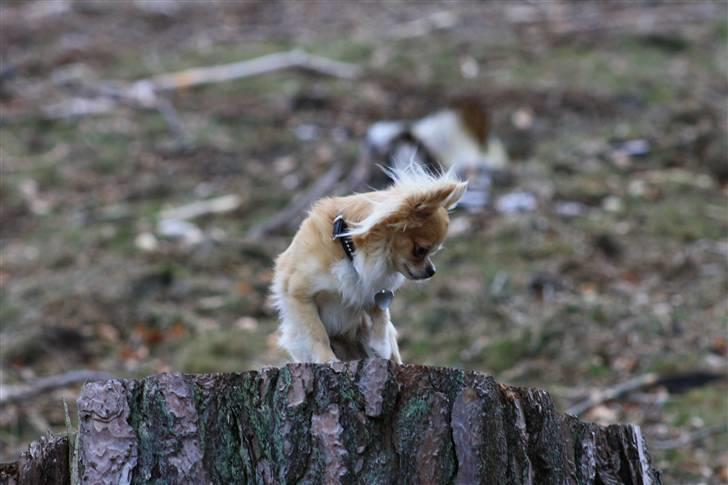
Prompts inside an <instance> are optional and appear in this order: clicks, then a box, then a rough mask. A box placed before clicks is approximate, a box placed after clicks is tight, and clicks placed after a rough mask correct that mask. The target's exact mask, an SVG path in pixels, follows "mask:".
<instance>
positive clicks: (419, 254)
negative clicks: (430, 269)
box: [412, 246, 428, 259]
mask: <svg viewBox="0 0 728 485" xmlns="http://www.w3.org/2000/svg"><path fill="white" fill-rule="evenodd" d="M427 251H428V249H427V248H426V247H424V246H415V248H414V249H413V250H412V254H413V255H414V257H415V258H418V259H422V258H424V257H425V256H426V255H427Z"/></svg>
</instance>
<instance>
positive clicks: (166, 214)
mask: <svg viewBox="0 0 728 485" xmlns="http://www.w3.org/2000/svg"><path fill="white" fill-rule="evenodd" d="M241 203H242V199H241V198H240V196H239V195H236V194H228V195H223V196H221V197H215V198H214V199H207V200H201V201H197V202H192V203H190V204H186V205H183V206H180V207H175V208H173V209H167V210H163V211H162V212H161V213H160V214H159V217H160V218H161V219H175V220H187V219H194V218H196V217H200V216H205V215H208V214H220V213H224V212H231V211H234V210H235V209H237V208H238V207H240V204H241Z"/></svg>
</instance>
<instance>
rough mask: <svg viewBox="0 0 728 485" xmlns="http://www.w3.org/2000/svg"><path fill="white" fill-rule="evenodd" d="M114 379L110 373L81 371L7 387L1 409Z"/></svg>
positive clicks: (0, 396) (2, 391)
mask: <svg viewBox="0 0 728 485" xmlns="http://www.w3.org/2000/svg"><path fill="white" fill-rule="evenodd" d="M112 378H113V376H112V375H111V374H109V373H108V372H101V371H95V370H90V369H79V370H72V371H68V372H65V373H63V374H58V375H53V376H48V377H42V378H40V379H37V380H36V381H34V382H31V383H29V384H23V385H13V386H8V385H5V386H3V387H2V388H0V407H3V406H7V405H9V404H15V403H18V402H21V401H26V400H28V399H31V398H34V397H36V396H38V395H40V394H44V393H47V392H51V391H55V390H56V389H62V388H64V387H68V386H72V385H74V384H81V383H85V382H93V381H103V380H107V379H112Z"/></svg>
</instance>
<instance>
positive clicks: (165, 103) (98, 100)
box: [44, 49, 361, 146]
mask: <svg viewBox="0 0 728 485" xmlns="http://www.w3.org/2000/svg"><path fill="white" fill-rule="evenodd" d="M291 68H297V69H303V70H306V71H311V72H316V73H318V74H324V75H327V76H333V77H338V78H342V79H355V78H357V77H358V76H359V75H360V74H361V68H360V67H359V66H357V65H355V64H350V63H348V62H340V61H335V60H333V59H327V58H325V57H320V56H315V55H312V54H308V53H306V52H304V51H302V50H300V49H293V50H290V51H287V52H278V53H275V54H268V55H265V56H262V57H257V58H255V59H249V60H245V61H240V62H234V63H232V64H220V65H215V66H205V67H196V68H191V69H185V70H183V71H178V72H172V73H165V74H158V75H156V76H152V77H150V78H146V79H140V80H138V81H135V82H133V83H131V84H129V83H120V82H107V83H103V84H101V85H98V86H85V88H86V90H87V91H89V94H88V95H87V96H81V97H78V96H77V97H74V98H73V99H71V100H69V101H63V102H60V103H56V104H54V105H52V106H50V107H48V108H46V109H45V110H44V116H45V117H46V119H51V120H62V119H68V118H80V117H83V116H89V115H98V114H105V113H108V112H110V111H113V110H114V109H117V108H118V107H119V106H130V107H132V108H136V109H140V108H142V109H152V110H155V111H157V112H159V114H160V115H161V116H162V118H163V119H164V122H165V123H166V124H167V127H168V129H169V131H170V133H171V134H172V136H173V137H174V138H175V140H176V142H177V144H178V145H180V146H188V145H189V136H188V135H187V133H186V131H185V129H184V126H183V124H182V122H181V120H180V117H179V115H178V114H177V111H176V110H175V109H174V105H173V104H172V102H171V101H169V100H168V99H166V98H163V97H161V96H160V94H162V93H165V92H168V91H173V90H177V89H182V88H189V87H192V86H199V85H203V84H213V83H220V82H225V81H232V80H234V79H242V78H246V77H252V76H258V75H261V74H267V73H270V72H274V71H280V70H283V69H291Z"/></svg>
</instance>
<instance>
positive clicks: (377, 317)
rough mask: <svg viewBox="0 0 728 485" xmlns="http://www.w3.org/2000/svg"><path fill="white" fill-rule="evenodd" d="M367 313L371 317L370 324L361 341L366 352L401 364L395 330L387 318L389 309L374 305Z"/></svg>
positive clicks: (371, 355)
mask: <svg viewBox="0 0 728 485" xmlns="http://www.w3.org/2000/svg"><path fill="white" fill-rule="evenodd" d="M368 314H369V318H370V319H371V322H370V323H371V326H370V327H369V331H368V332H366V334H365V337H364V341H363V342H362V343H363V344H364V348H365V349H366V351H367V354H368V355H369V356H370V357H381V358H382V359H389V360H392V361H394V362H396V363H397V364H401V363H402V358H401V357H400V356H399V346H398V345H397V330H396V329H395V328H394V325H393V324H392V321H391V320H390V319H389V310H381V309H379V308H378V307H374V308H373V309H372V310H371V311H370V312H368Z"/></svg>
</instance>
